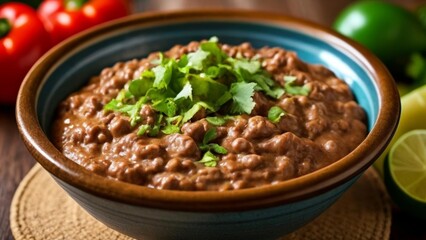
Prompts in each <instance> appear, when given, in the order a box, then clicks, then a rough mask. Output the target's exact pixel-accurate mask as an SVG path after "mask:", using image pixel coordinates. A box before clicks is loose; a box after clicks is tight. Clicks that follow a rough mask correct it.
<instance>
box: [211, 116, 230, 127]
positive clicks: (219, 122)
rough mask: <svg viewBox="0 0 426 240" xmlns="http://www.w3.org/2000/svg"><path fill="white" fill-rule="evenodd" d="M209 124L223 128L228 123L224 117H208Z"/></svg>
mask: <svg viewBox="0 0 426 240" xmlns="http://www.w3.org/2000/svg"><path fill="white" fill-rule="evenodd" d="M206 120H207V122H209V123H210V124H213V125H216V126H222V125H224V124H225V123H226V120H225V118H223V117H206Z"/></svg>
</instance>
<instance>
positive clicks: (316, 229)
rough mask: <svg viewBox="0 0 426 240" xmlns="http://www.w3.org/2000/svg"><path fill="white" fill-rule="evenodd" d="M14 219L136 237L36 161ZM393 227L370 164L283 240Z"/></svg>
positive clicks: (68, 232)
mask: <svg viewBox="0 0 426 240" xmlns="http://www.w3.org/2000/svg"><path fill="white" fill-rule="evenodd" d="M10 222H11V224H10V225H11V230H12V233H13V236H14V237H15V238H16V239H17V240H24V239H31V240H47V239H55V240H59V239H73V240H80V239H105V240H108V239H115V240H124V239H126V240H127V239H132V238H129V237H127V236H124V235H122V234H120V233H118V232H116V231H114V230H112V229H109V228H108V227H106V226H105V225H103V224H102V223H100V222H98V221H97V220H96V219H94V218H93V217H92V216H90V215H89V214H87V213H86V212H85V211H84V210H83V209H82V208H80V206H78V205H77V203H76V202H74V200H73V199H71V198H70V197H69V196H68V195H67V194H66V193H65V192H64V191H63V190H62V189H61V188H60V187H59V186H58V185H57V184H56V183H55V181H54V180H53V179H52V178H51V177H50V176H49V174H48V173H47V172H46V171H45V170H44V169H42V167H41V166H40V165H38V164H37V165H36V166H34V167H33V168H32V169H31V171H30V172H29V173H28V175H27V176H26V177H25V178H24V179H23V180H22V182H21V184H20V185H19V187H18V189H17V190H16V193H15V196H14V198H13V201H12V206H11V215H10ZM390 226H391V206H390V200H389V198H388V196H387V194H386V192H385V188H384V186H383V183H382V182H381V179H380V177H379V176H378V174H377V173H376V172H375V171H374V170H373V169H369V170H367V171H366V173H365V174H364V175H363V176H362V177H361V178H360V179H359V180H358V181H357V182H356V183H355V184H354V185H353V186H352V187H351V189H349V190H348V191H347V192H346V193H345V194H344V195H343V196H342V197H341V198H340V199H339V200H338V201H337V202H336V203H335V204H334V205H333V206H332V207H331V208H329V209H328V210H327V211H326V212H324V213H323V214H322V215H321V216H319V217H318V218H317V219H315V220H314V221H313V222H311V223H309V224H308V225H306V226H304V227H303V228H301V229H299V230H298V231H296V232H294V233H292V234H290V235H287V236H285V237H283V238H282V239H281V240H290V239H291V240H296V239H316V240H317V239H378V240H379V239H380V240H383V239H389V234H390Z"/></svg>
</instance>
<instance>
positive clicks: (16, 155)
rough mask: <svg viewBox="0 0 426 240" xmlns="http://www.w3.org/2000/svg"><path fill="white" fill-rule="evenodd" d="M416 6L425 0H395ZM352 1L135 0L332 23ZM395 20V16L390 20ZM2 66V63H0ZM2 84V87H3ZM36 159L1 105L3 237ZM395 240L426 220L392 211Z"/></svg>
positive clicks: (143, 5) (142, 7) (424, 229)
mask: <svg viewBox="0 0 426 240" xmlns="http://www.w3.org/2000/svg"><path fill="white" fill-rule="evenodd" d="M393 1H394V2H397V3H398V4H402V5H403V6H405V7H407V8H410V9H413V8H415V7H416V6H418V5H419V4H421V3H426V1H425V0H422V1H420V0H405V1H404V0H393ZM350 2H352V1H350V0H343V1H339V0H333V1H331V0H287V1H284V0H244V1H243V0H227V1H225V0H216V1H213V0H211V1H194V0H193V1H189V0H174V1H170V0H148V1H147V0H144V1H139V0H135V1H134V4H135V9H137V10H136V11H151V10H158V9H176V8H181V7H182V6H184V7H186V8H188V7H223V6H225V7H233V8H235V7H238V8H245V9H258V10H265V11H272V12H279V13H283V14H288V15H293V16H298V17H302V18H305V19H309V20H312V21H315V22H318V23H320V24H323V25H326V26H330V25H331V23H332V22H333V20H334V19H335V17H336V15H337V13H338V12H339V11H340V10H341V9H343V8H344V7H345V6H347V5H348V4H349V3H350ZM389 21H392V19H389ZM0 67H1V66H0ZM0 87H1V86H0ZM34 164H35V160H34V159H33V158H32V157H31V155H30V154H29V153H28V151H27V149H26V148H25V146H24V144H23V142H22V140H21V138H20V136H19V133H18V129H17V127H16V122H15V112H14V106H1V105H0V239H14V238H13V236H12V233H11V231H10V223H9V209H10V203H11V200H12V197H13V194H14V192H15V190H16V188H17V186H18V184H19V182H20V181H21V179H22V178H23V177H24V176H25V174H26V173H27V172H28V171H29V169H30V168H31V167H32V166H33V165H34ZM40 227H42V226H40ZM391 239H413V240H415V239H426V222H425V221H419V220H417V219H413V218H411V217H409V216H407V215H405V214H403V213H401V212H400V211H399V210H398V209H397V208H396V207H394V208H393V212H392V231H391Z"/></svg>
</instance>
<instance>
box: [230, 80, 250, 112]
mask: <svg viewBox="0 0 426 240" xmlns="http://www.w3.org/2000/svg"><path fill="white" fill-rule="evenodd" d="M255 86H256V83H246V82H237V83H233V84H232V85H231V90H230V93H231V95H232V99H233V103H232V107H231V112H232V113H240V114H241V113H247V114H250V113H251V111H252V110H253V108H254V106H255V105H256V104H255V102H254V101H253V94H254V88H255Z"/></svg>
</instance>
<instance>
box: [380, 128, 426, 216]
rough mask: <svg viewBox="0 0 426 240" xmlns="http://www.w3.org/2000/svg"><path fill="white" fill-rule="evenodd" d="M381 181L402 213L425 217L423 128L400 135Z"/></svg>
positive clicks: (425, 134) (425, 142)
mask: <svg viewBox="0 0 426 240" xmlns="http://www.w3.org/2000/svg"><path fill="white" fill-rule="evenodd" d="M385 183H386V186H387V188H388V190H389V193H390V195H391V197H392V199H393V200H394V201H395V203H396V204H397V205H398V206H399V207H400V208H401V209H402V210H404V211H405V212H407V213H410V214H412V215H414V216H417V217H420V218H424V219H426V129H421V130H413V131H409V132H407V133H405V134H404V135H402V136H401V137H400V138H399V139H398V140H397V141H396V142H395V144H394V145H393V146H392V148H391V150H390V152H389V156H388V159H387V162H386V165H385Z"/></svg>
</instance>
